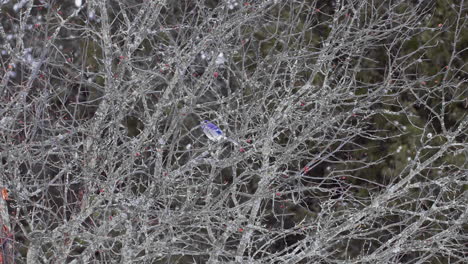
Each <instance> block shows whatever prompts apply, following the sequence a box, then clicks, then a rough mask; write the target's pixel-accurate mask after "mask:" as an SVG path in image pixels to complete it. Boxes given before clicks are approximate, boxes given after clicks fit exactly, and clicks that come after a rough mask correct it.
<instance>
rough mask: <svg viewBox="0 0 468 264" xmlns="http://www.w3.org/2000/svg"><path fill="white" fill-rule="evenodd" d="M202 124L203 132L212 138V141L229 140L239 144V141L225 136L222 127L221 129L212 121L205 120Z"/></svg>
mask: <svg viewBox="0 0 468 264" xmlns="http://www.w3.org/2000/svg"><path fill="white" fill-rule="evenodd" d="M200 125H201V128H202V129H203V133H205V135H206V136H207V137H208V138H209V139H210V140H212V141H220V140H228V141H230V142H232V143H233V144H234V145H236V146H237V145H239V143H237V141H235V140H233V139H230V138H227V137H226V136H224V134H223V131H221V129H219V127H218V126H216V125H215V124H213V123H211V122H210V121H208V120H203V121H202V122H201V123H200Z"/></svg>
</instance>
